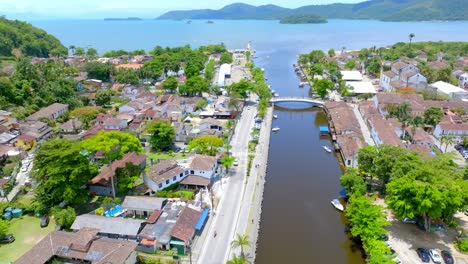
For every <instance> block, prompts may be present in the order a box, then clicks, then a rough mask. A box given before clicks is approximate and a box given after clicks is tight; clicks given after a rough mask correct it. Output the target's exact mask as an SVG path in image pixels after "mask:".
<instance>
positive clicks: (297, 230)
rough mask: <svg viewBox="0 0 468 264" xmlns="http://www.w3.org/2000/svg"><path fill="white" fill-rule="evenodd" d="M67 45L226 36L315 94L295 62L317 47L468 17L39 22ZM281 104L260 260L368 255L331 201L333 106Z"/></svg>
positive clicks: (459, 26) (278, 81)
mask: <svg viewBox="0 0 468 264" xmlns="http://www.w3.org/2000/svg"><path fill="white" fill-rule="evenodd" d="M31 22H32V24H34V25H35V26H39V27H41V28H43V29H45V30H47V31H48V32H49V33H51V34H54V35H55V36H57V37H58V38H59V39H60V40H61V41H62V42H63V43H64V44H65V45H67V46H68V45H72V44H73V45H76V46H81V47H93V48H96V49H97V50H98V51H99V52H104V51H106V50H110V49H126V50H134V49H142V48H143V49H146V50H150V49H151V48H152V47H154V46H156V45H161V46H180V45H185V44H190V45H191V46H193V47H196V46H199V45H204V44H212V43H220V42H224V43H225V44H226V45H227V46H228V47H229V48H242V47H245V45H246V43H247V42H249V41H251V42H252V44H253V47H254V48H255V49H256V50H257V54H256V55H257V56H258V59H256V61H255V62H256V64H257V65H258V66H260V67H263V68H265V73H266V76H267V77H268V79H269V83H270V84H271V85H272V88H273V89H274V90H276V91H277V92H278V93H279V94H280V96H307V95H308V88H299V87H298V83H299V80H298V79H297V77H296V75H295V74H294V70H293V67H292V64H293V63H295V62H296V58H297V55H298V54H299V53H303V52H308V51H310V50H312V49H324V50H327V49H329V48H334V49H337V50H340V49H341V48H342V47H346V48H347V49H358V48H363V47H371V46H374V45H376V46H378V47H379V46H385V45H390V44H393V43H395V42H398V41H407V39H408V37H407V36H408V34H409V33H415V35H416V38H415V41H423V40H432V41H439V40H444V41H453V40H457V41H468V22H466V21H464V22H405V23H393V22H378V21H359V20H330V21H329V23H327V24H320V25H281V24H278V22H277V21H215V24H206V23H205V21H193V22H192V23H191V24H186V23H184V22H181V21H155V20H142V21H112V22H111V21H100V20H79V21H77V20H66V21H31ZM283 106H285V107H288V108H281V109H280V108H276V110H275V114H277V115H278V117H279V118H278V119H277V120H274V124H273V126H278V127H280V128H281V130H280V132H279V133H277V134H274V135H272V137H271V143H270V153H269V161H268V173H267V177H266V186H265V193H264V200H263V204H262V207H263V209H262V219H261V225H260V236H259V241H258V248H257V249H258V250H257V253H258V254H257V258H256V263H258V264H276V263H278V264H280V263H288V264H289V263H334V264H335V263H337V264H341V263H351V264H361V263H364V261H363V259H362V258H361V256H360V252H359V250H357V249H355V247H354V246H353V245H352V243H351V242H350V241H349V240H348V239H347V237H346V235H345V233H344V221H345V219H344V217H343V215H342V214H341V213H339V212H337V211H336V210H335V209H334V208H333V207H332V205H331V204H330V201H331V200H332V199H333V198H336V197H337V195H338V192H339V191H340V184H339V177H340V175H341V173H342V171H341V168H340V165H339V162H338V159H337V158H336V157H335V156H334V155H333V154H329V153H327V152H325V151H324V150H323V149H322V145H329V144H330V141H329V139H327V138H320V136H319V132H318V127H319V126H320V125H326V124H327V120H326V116H325V114H324V113H323V112H322V111H321V110H319V109H317V108H315V109H310V108H309V109H305V110H300V109H292V110H291V109H290V108H301V107H307V105H300V104H286V105H283Z"/></svg>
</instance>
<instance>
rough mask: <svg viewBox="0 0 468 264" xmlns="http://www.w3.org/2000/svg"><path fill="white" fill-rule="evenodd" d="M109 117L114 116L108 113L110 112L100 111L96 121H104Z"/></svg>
mask: <svg viewBox="0 0 468 264" xmlns="http://www.w3.org/2000/svg"><path fill="white" fill-rule="evenodd" d="M109 118H112V115H111V114H108V113H105V114H103V113H99V114H98V115H97V116H96V118H95V119H94V122H99V123H103V122H104V121H106V120H107V119H109Z"/></svg>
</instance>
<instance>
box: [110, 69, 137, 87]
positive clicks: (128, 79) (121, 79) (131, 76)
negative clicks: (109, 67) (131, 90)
mask: <svg viewBox="0 0 468 264" xmlns="http://www.w3.org/2000/svg"><path fill="white" fill-rule="evenodd" d="M114 79H115V81H116V82H118V83H125V84H133V85H138V84H139V83H140V77H139V76H138V72H137V71H135V70H133V69H117V70H116V71H115V74H114Z"/></svg>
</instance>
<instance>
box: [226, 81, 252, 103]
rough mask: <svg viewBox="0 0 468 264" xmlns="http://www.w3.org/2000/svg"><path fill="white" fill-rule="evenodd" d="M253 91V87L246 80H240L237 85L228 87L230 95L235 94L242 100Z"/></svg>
mask: <svg viewBox="0 0 468 264" xmlns="http://www.w3.org/2000/svg"><path fill="white" fill-rule="evenodd" d="M254 89H255V87H254V85H253V84H252V83H251V82H250V81H247V80H246V79H242V80H240V81H239V82H237V83H233V84H232V85H231V87H229V91H230V92H231V93H236V94H238V95H240V96H241V97H242V98H244V99H245V98H247V97H248V96H249V92H251V91H253V90H254Z"/></svg>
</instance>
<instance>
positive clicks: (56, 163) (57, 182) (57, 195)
mask: <svg viewBox="0 0 468 264" xmlns="http://www.w3.org/2000/svg"><path fill="white" fill-rule="evenodd" d="M34 170H36V171H35V173H34V174H33V177H34V179H35V180H36V181H37V183H38V185H37V187H36V189H35V192H36V198H37V199H38V201H39V202H40V203H41V204H44V205H46V206H53V205H57V204H59V203H60V202H62V201H67V202H69V203H75V202H83V201H85V200H86V199H87V197H88V196H89V193H88V192H87V191H86V190H85V189H84V188H82V187H83V186H84V185H85V184H86V183H87V182H88V181H89V180H90V179H91V178H92V177H94V176H95V175H96V174H97V168H96V166H95V165H93V164H91V163H90V161H89V160H88V159H87V157H86V156H84V155H82V154H81V153H80V149H79V147H78V144H77V143H76V142H75V141H72V140H68V139H54V140H50V141H47V142H44V143H43V144H42V146H41V148H40V149H39V150H38V151H37V153H36V156H35V159H34Z"/></svg>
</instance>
